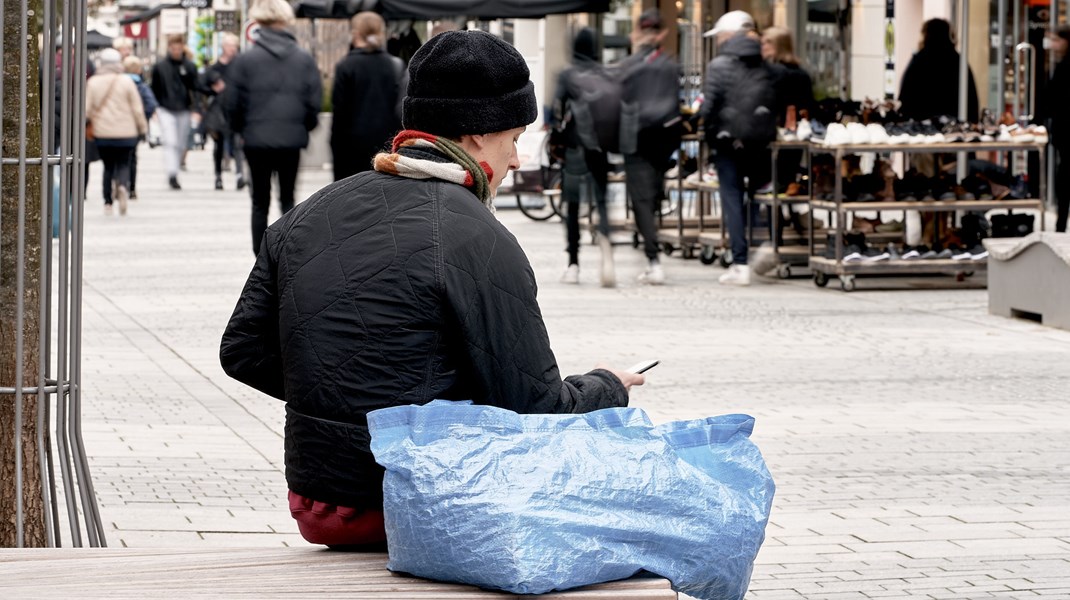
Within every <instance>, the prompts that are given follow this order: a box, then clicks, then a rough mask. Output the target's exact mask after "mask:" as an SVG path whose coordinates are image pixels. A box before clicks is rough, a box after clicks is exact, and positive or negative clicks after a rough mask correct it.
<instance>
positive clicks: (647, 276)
mask: <svg viewBox="0 0 1070 600" xmlns="http://www.w3.org/2000/svg"><path fill="white" fill-rule="evenodd" d="M639 283H645V284H647V285H661V284H663V283H665V271H662V270H661V265H660V264H658V263H654V264H652V265H650V266H649V267H647V268H646V271H643V272H642V273H640V274H639Z"/></svg>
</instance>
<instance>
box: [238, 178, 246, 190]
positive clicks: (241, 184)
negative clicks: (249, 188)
mask: <svg viewBox="0 0 1070 600" xmlns="http://www.w3.org/2000/svg"><path fill="white" fill-rule="evenodd" d="M237 187H238V189H239V190H244V189H245V178H244V177H242V176H241V175H238V183H237Z"/></svg>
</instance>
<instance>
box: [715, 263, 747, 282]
mask: <svg viewBox="0 0 1070 600" xmlns="http://www.w3.org/2000/svg"><path fill="white" fill-rule="evenodd" d="M717 281H718V282H720V283H721V285H750V267H749V266H747V265H732V266H730V267H728V271H727V272H726V273H725V274H724V275H721V276H720V277H718V278H717Z"/></svg>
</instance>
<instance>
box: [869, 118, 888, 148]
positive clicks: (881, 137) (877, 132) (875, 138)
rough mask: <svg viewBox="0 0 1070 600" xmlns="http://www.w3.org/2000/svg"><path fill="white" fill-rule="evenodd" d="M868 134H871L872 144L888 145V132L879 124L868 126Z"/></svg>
mask: <svg viewBox="0 0 1070 600" xmlns="http://www.w3.org/2000/svg"><path fill="white" fill-rule="evenodd" d="M866 133H867V134H869V141H870V143H871V144H887V143H888V140H889V137H888V131H887V130H885V129H884V127H882V126H881V125H878V124H877V123H870V124H869V125H866Z"/></svg>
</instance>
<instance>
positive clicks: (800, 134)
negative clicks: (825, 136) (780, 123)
mask: <svg viewBox="0 0 1070 600" xmlns="http://www.w3.org/2000/svg"><path fill="white" fill-rule="evenodd" d="M812 134H813V129H812V128H811V127H810V121H809V120H808V119H803V120H801V121H799V125H798V127H796V128H795V137H797V138H799V141H800V142H805V141H807V140H809V139H810V136H811V135H812Z"/></svg>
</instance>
